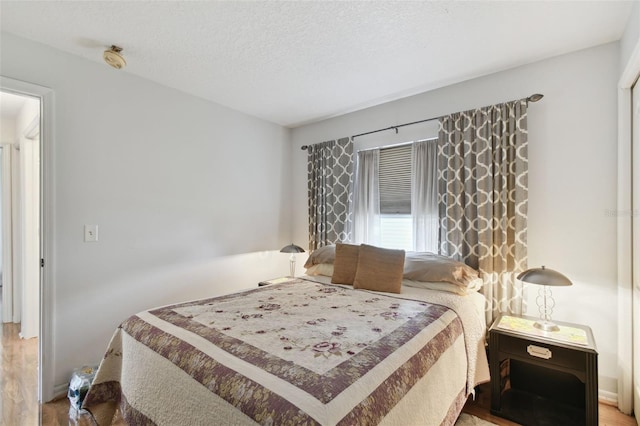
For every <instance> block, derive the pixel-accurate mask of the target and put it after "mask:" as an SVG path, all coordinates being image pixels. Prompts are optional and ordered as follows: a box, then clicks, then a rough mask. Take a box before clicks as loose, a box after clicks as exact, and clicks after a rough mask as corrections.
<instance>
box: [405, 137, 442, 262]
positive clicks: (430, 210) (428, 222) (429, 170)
mask: <svg viewBox="0 0 640 426" xmlns="http://www.w3.org/2000/svg"><path fill="white" fill-rule="evenodd" d="M412 150H413V152H412V156H411V176H412V180H413V182H412V184H411V218H412V221H413V249H414V250H415V251H430V252H436V251H437V250H438V224H439V222H438V185H437V182H438V173H437V167H436V164H437V156H438V144H437V142H436V141H435V140H426V141H419V142H414V143H413V144H412Z"/></svg>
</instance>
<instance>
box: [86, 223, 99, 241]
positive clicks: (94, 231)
mask: <svg viewBox="0 0 640 426" xmlns="http://www.w3.org/2000/svg"><path fill="white" fill-rule="evenodd" d="M96 241H98V225H85V226H84V242H85V243H95V242H96Z"/></svg>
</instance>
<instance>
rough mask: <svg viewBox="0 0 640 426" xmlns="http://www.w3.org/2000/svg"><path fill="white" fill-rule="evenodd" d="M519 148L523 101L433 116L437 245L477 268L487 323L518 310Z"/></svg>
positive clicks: (523, 179) (524, 158) (523, 192)
mask: <svg viewBox="0 0 640 426" xmlns="http://www.w3.org/2000/svg"><path fill="white" fill-rule="evenodd" d="M527 147H528V135H527V101H526V100H525V99H522V100H519V101H513V102H507V103H504V104H499V105H494V106H490V107H485V108H480V109H475V110H471V111H465V112H460V113H455V114H451V115H448V116H445V117H442V118H441V119H440V130H439V135H438V210H439V217H440V237H439V251H440V253H441V254H443V255H446V256H450V257H453V258H456V259H458V260H461V261H464V262H465V263H467V264H468V265H469V266H472V267H474V268H477V269H478V270H479V271H480V273H481V276H482V278H483V280H484V287H483V293H484V295H485V297H486V299H487V309H486V317H487V324H491V322H492V321H493V320H494V319H495V318H496V317H497V316H498V314H499V313H513V314H520V313H522V310H523V309H522V308H523V293H522V290H523V289H522V283H520V282H519V281H518V280H516V276H517V274H518V273H519V272H521V271H524V270H525V269H526V268H527V209H528V205H527V198H528V197H527V192H528V189H527V188H528V175H527V173H528V154H527Z"/></svg>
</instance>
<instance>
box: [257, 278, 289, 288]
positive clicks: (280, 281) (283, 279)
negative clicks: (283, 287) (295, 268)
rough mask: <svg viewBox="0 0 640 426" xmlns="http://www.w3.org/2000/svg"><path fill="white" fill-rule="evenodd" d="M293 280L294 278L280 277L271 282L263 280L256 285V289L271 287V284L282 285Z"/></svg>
mask: <svg viewBox="0 0 640 426" xmlns="http://www.w3.org/2000/svg"><path fill="white" fill-rule="evenodd" d="M293 280H295V278H294V277H280V278H273V279H271V280H264V281H260V282H259V283H258V287H264V286H265V285H271V284H282V283H288V282H289V281H293Z"/></svg>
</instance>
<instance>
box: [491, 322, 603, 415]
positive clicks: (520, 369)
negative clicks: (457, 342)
mask: <svg viewBox="0 0 640 426" xmlns="http://www.w3.org/2000/svg"><path fill="white" fill-rule="evenodd" d="M511 317H515V318H520V319H525V320H532V321H535V320H537V318H533V317H527V316H520V317H516V316H514V315H511ZM501 319H502V317H500V318H498V319H496V321H495V322H494V323H493V325H492V326H491V328H490V329H489V366H490V370H491V413H492V414H495V415H497V416H500V417H504V418H507V419H509V420H513V421H515V422H518V423H520V424H523V425H530V426H543V425H588V426H591V425H594V426H595V425H597V424H598V352H597V351H596V345H595V341H594V339H593V333H592V332H591V329H590V328H589V327H586V326H583V325H578V324H571V323H565V322H560V321H554V322H555V323H556V324H558V325H559V326H560V327H562V326H565V327H571V328H573V329H576V330H578V331H580V333H582V334H584V341H585V344H584V345H583V344H578V343H567V342H561V341H558V340H555V339H550V338H548V337H545V336H537V335H533V334H528V333H527V332H526V331H515V330H511V329H504V328H501V327H499V326H498V324H499V323H500V320H501ZM547 334H548V335H551V334H552V333H547Z"/></svg>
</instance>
